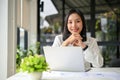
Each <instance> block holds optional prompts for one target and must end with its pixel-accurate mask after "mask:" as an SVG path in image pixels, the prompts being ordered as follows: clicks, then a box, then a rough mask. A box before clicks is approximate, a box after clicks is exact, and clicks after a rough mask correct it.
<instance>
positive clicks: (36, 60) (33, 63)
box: [20, 54, 49, 73]
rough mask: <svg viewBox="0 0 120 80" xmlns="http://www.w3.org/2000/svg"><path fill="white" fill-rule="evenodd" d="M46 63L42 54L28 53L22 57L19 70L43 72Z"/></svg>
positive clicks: (46, 65)
mask: <svg viewBox="0 0 120 80" xmlns="http://www.w3.org/2000/svg"><path fill="white" fill-rule="evenodd" d="M48 69H49V68H48V64H47V62H46V61H45V58H44V56H42V55H38V54H35V55H29V56H27V57H24V58H23V59H22V62H21V64H20V71H23V72H26V71H27V72H29V73H31V72H43V71H46V70H48Z"/></svg>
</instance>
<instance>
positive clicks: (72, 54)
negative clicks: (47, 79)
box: [43, 46, 89, 72]
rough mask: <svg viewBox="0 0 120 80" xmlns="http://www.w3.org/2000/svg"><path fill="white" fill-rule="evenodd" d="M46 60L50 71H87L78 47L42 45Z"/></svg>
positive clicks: (81, 52)
mask: <svg viewBox="0 0 120 80" xmlns="http://www.w3.org/2000/svg"><path fill="white" fill-rule="evenodd" d="M43 51H44V55H45V58H46V62H47V63H48V64H49V67H50V69H51V70H52V71H72V72H73V71H77V72H83V71H87V70H88V69H89V68H85V65H84V57H83V51H82V49H81V48H80V47H50V46H44V47H43Z"/></svg>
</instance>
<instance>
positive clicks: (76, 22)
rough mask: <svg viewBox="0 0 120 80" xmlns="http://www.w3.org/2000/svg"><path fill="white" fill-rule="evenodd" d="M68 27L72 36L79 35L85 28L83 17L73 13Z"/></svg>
mask: <svg viewBox="0 0 120 80" xmlns="http://www.w3.org/2000/svg"><path fill="white" fill-rule="evenodd" d="M67 27H68V30H69V31H70V33H71V34H79V33H80V32H81V31H82V28H83V23H82V20H81V17H80V16H79V15H78V14H77V13H72V14H71V15H70V16H69V17H68V22H67Z"/></svg>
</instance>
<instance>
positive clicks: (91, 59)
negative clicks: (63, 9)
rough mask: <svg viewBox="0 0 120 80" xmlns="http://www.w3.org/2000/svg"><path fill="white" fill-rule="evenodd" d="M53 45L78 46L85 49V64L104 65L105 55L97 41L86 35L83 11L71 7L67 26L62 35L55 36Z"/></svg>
mask: <svg viewBox="0 0 120 80" xmlns="http://www.w3.org/2000/svg"><path fill="white" fill-rule="evenodd" d="M52 46H53V47H59V46H78V47H81V48H82V49H83V54H84V58H85V61H86V62H85V65H86V66H90V63H91V64H92V66H93V67H102V66H103V57H102V55H101V53H100V50H99V47H98V45H97V41H96V40H95V39H94V38H92V37H86V26H85V19H84V16H83V14H82V12H81V11H79V10H77V9H71V10H70V11H69V12H68V14H67V15H66V18H65V26H64V31H63V34H62V35H58V36H56V37H55V40H54V42H53V45H52Z"/></svg>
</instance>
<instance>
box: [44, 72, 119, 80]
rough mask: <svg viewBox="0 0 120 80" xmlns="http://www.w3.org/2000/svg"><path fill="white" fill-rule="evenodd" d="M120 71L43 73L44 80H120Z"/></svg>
mask: <svg viewBox="0 0 120 80" xmlns="http://www.w3.org/2000/svg"><path fill="white" fill-rule="evenodd" d="M119 76H120V73H116V72H58V71H52V72H47V73H44V74H43V80H47V79H49V80H119V78H120V77H119Z"/></svg>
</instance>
